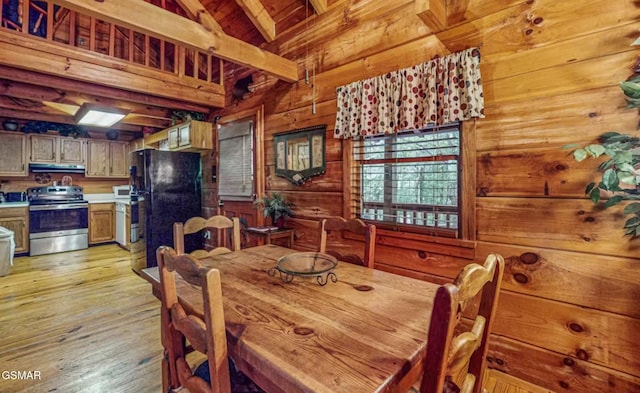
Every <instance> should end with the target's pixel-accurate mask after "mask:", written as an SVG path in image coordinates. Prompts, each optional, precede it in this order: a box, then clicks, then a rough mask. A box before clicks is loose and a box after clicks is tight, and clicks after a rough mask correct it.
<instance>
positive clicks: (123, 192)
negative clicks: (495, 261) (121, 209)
mask: <svg viewBox="0 0 640 393" xmlns="http://www.w3.org/2000/svg"><path fill="white" fill-rule="evenodd" d="M113 197H114V198H116V199H129V198H130V196H129V185H128V184H127V185H124V186H113Z"/></svg>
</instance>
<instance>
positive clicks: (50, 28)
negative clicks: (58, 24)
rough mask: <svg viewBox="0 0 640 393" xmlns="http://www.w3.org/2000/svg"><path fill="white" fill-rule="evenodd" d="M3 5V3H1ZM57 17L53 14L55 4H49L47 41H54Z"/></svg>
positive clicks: (0, 11)
mask: <svg viewBox="0 0 640 393" xmlns="http://www.w3.org/2000/svg"><path fill="white" fill-rule="evenodd" d="M0 3H2V1H0ZM0 15H2V10H1V8H0ZM54 17H55V15H54V12H53V3H52V2H48V3H47V40H49V41H53V19H54Z"/></svg>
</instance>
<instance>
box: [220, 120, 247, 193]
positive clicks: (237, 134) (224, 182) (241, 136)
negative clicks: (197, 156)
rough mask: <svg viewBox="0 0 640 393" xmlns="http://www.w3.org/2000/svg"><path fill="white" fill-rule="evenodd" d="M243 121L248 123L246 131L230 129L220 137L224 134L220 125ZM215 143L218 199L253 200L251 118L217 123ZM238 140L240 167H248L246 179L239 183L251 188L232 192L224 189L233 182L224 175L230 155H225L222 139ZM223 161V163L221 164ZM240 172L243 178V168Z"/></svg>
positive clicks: (235, 124) (242, 122) (241, 122)
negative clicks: (222, 135) (240, 145)
mask: <svg viewBox="0 0 640 393" xmlns="http://www.w3.org/2000/svg"><path fill="white" fill-rule="evenodd" d="M244 123H248V124H249V129H248V131H244V130H243V131H235V130H234V131H231V132H229V134H230V135H225V136H224V137H223V138H220V136H221V134H224V132H221V127H224V126H229V125H231V124H234V126H237V124H244ZM216 134H217V135H216V138H217V141H216V144H217V149H218V175H217V176H218V179H217V183H218V190H217V194H218V200H226V201H253V199H254V196H255V194H256V190H255V188H256V185H255V176H256V173H255V162H254V160H255V158H254V155H255V148H256V146H255V122H254V120H252V119H249V120H246V121H238V122H236V123H227V124H222V125H218V132H217V133H216ZM233 139H236V140H239V141H240V142H241V143H242V147H243V148H242V154H240V156H241V164H242V168H241V169H248V170H249V173H248V174H247V175H248V179H247V180H248V181H243V182H242V183H241V184H242V185H250V188H251V190H249V191H245V192H242V193H233V192H229V191H230V190H228V189H226V188H227V187H231V186H232V185H233V183H234V182H232V181H230V180H228V179H227V176H226V171H225V168H226V165H228V164H229V162H230V160H231V158H232V157H226V156H225V152H226V150H227V149H223V148H222V146H223V142H224V141H230V140H233ZM223 162H224V164H223ZM232 172H238V171H232ZM240 172H243V174H242V177H243V178H244V170H241V171H240ZM237 184H240V183H237Z"/></svg>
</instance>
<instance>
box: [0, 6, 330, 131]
mask: <svg viewBox="0 0 640 393" xmlns="http://www.w3.org/2000/svg"><path fill="white" fill-rule="evenodd" d="M0 1H3V2H4V4H5V8H6V4H8V3H9V1H10V0H0ZM125 1H126V2H129V1H130V2H136V1H139V0H119V1H117V2H112V3H111V4H117V5H116V6H115V7H118V6H119V7H121V8H122V4H123V3H124V2H125ZM338 1H339V0H146V2H147V3H151V4H153V5H154V6H157V7H160V8H164V9H165V10H168V11H170V12H172V13H173V14H175V16H174V17H172V18H189V19H191V20H193V21H198V22H199V23H201V24H202V25H203V26H205V27H207V28H208V29H213V31H214V32H215V31H216V30H215V29H220V30H221V36H222V37H223V38H225V37H226V38H225V39H224V40H222V43H221V44H220V45H221V46H222V45H226V49H225V48H222V49H221V50H222V52H224V51H227V52H224V53H222V54H221V56H220V57H221V58H223V59H225V58H226V59H231V60H232V61H231V60H225V61H224V63H223V64H224V66H223V67H224V73H225V75H227V77H226V78H225V81H224V84H225V86H224V88H225V96H226V99H225V102H226V103H230V102H231V90H232V85H233V80H229V78H235V79H238V78H240V77H242V76H245V75H246V74H247V73H250V72H252V70H250V68H249V67H251V68H254V67H255V68H258V69H260V64H258V65H257V66H256V65H255V64H254V63H255V62H254V61H253V60H252V59H251V58H248V59H247V60H246V61H245V62H244V63H243V59H242V56H243V54H244V53H251V52H252V51H253V52H255V53H258V55H260V56H258V57H263V56H262V55H261V54H266V55H271V54H272V53H273V51H274V49H273V48H277V40H278V36H279V35H281V34H282V33H284V32H286V31H287V30H289V29H292V28H293V27H295V26H297V25H299V24H300V23H305V18H307V17H311V16H312V15H314V14H317V13H323V12H325V11H326V9H327V8H328V7H330V6H331V5H332V4H334V3H336V2H338ZM53 3H55V4H58V5H62V6H63V7H68V8H70V9H74V7H76V10H78V11H80V9H82V10H83V11H86V9H85V8H84V7H91V4H92V3H93V2H92V1H88V0H64V1H63V0H53ZM107 3H108V2H106V1H105V2H103V3H101V4H107ZM138 4H139V3H138ZM99 5H100V4H99ZM77 7H80V8H77ZM112 7H114V6H112ZM125 8H127V10H128V9H130V7H125ZM107 9H108V8H107ZM199 9H205V10H206V11H207V12H208V14H200V15H197V12H198V10H199ZM100 12H103V13H104V12H105V11H97V14H96V15H99V13H100ZM111 12H112V13H110V15H115V16H114V18H113V21H118V22H119V21H122V20H125V19H127V18H128V17H129V15H126V13H122V14H119V13H118V12H113V11H111ZM89 14H90V15H91V13H89ZM103 17H104V19H105V20H107V21H108V17H109V16H108V15H106V14H103ZM143 19H144V18H137V19H136V16H135V15H134V16H133V17H132V18H131V20H126V21H125V22H123V23H125V24H124V25H125V26H127V25H126V23H130V25H129V26H131V25H135V26H136V27H138V28H140V27H142V28H143V30H144V29H145V28H146V27H145V26H141V24H144V22H145V21H144V20H143ZM183 20H185V19H175V22H176V23H182V21H183ZM154 22H155V21H154ZM187 23H188V22H187ZM149 26H150V28H151V25H149ZM144 31H148V30H144ZM206 39H207V38H206V37H205V40H206ZM234 40H240V41H242V42H243V43H246V44H248V45H247V46H245V47H241V48H240V49H238V50H237V52H238V53H233V52H231V53H229V51H233V50H235V48H232V49H229V48H230V47H238V46H240V45H239V44H241V43H239V42H237V41H234ZM209 45H210V46H212V47H215V45H214V44H209ZM275 50H277V49H275ZM214 53H215V52H214ZM274 55H278V54H277V53H275V54H274ZM225 56H226V57H225ZM279 58H280V57H279V56H277V57H274V59H275V60H276V61H275V62H276V63H277V61H278V59H279ZM290 60H295V59H283V62H286V61H290ZM267 63H269V64H272V63H274V61H273V59H267ZM291 64H294V63H291ZM285 65H287V64H285ZM294 65H295V64H294ZM266 68H268V65H265V69H266ZM282 69H284V70H287V67H283V68H282ZM288 69H289V70H291V69H292V68H291V67H290V66H289V68H288ZM294 70H295V69H294ZM279 71H280V70H279V69H277V70H276V71H273V70H269V69H266V71H265V72H267V73H272V74H275V75H276V76H279V77H280V78H281V79H284V80H287V79H288V81H289V82H292V81H293V80H296V79H297V74H296V73H295V72H294V73H292V72H290V71H287V72H284V71H283V74H282V75H285V74H286V75H285V76H282V75H278V72H279ZM289 75H294V77H293V78H291V77H290V76H289ZM84 102H93V103H100V104H106V105H112V106H117V107H121V108H126V109H128V110H131V113H130V115H129V116H128V117H127V118H126V119H125V120H124V121H123V122H121V123H120V124H119V125H117V126H115V127H114V128H116V129H119V130H120V131H121V133H122V134H123V135H125V139H132V138H134V137H137V136H139V135H140V133H141V132H142V130H143V127H152V128H155V129H159V128H166V127H167V126H169V125H170V123H171V113H172V111H174V110H187V111H194V112H207V113H208V112H209V111H210V110H212V109H213V107H209V106H207V105H203V104H197V103H193V102H184V101H183V100H181V99H180V98H179V97H167V96H165V97H158V96H154V95H148V94H144V93H141V92H139V91H138V92H135V91H131V90H128V89H127V87H126V86H122V88H115V87H113V86H104V85H102V84H100V83H99V82H98V83H96V82H93V83H92V82H89V81H78V80H71V79H67V78H64V77H56V76H51V75H45V74H43V73H38V72H34V71H33V70H29V69H28V67H26V64H25V67H24V68H22V67H21V66H20V64H18V65H16V64H15V63H14V64H11V65H7V64H3V61H2V59H0V124H1V122H3V121H4V120H6V119H12V120H17V121H18V122H19V123H25V122H28V121H48V122H55V123H66V124H74V121H73V116H72V115H73V113H74V112H75V110H76V108H77V107H78V106H79V105H81V104H82V103H84ZM218 107H219V106H218ZM127 137H128V138H127Z"/></svg>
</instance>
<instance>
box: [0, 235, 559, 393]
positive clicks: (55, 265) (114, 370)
mask: <svg viewBox="0 0 640 393" xmlns="http://www.w3.org/2000/svg"><path fill="white" fill-rule="evenodd" d="M159 326H160V314H159V301H158V300H157V299H156V298H155V297H154V296H153V295H151V288H150V285H149V284H148V283H147V282H146V281H144V280H143V279H141V278H139V277H138V276H136V275H135V274H134V273H133V272H132V271H131V268H130V265H129V253H128V252H127V251H123V250H121V249H120V248H119V247H117V246H116V245H105V246H98V247H92V248H89V249H88V250H81V251H74V252H67V253H61V254H52V255H42V256H37V257H21V258H16V259H15V260H14V266H13V267H12V268H11V271H10V274H9V275H8V276H5V277H0V392H3V393H4V392H6V393H18V392H20V393H22V392H35V393H41V392H42V393H44V392H65V393H73V392H83V393H84V392H90V393H93V392H96V393H101V392H109V393H120V392H122V393H130V392H131V393H144V392H154V393H158V392H160V391H161V377H160V359H161V355H162V346H161V344H160V329H159ZM6 371H22V372H24V371H32V372H34V373H32V374H31V376H32V377H34V376H35V372H36V371H37V372H38V373H39V375H40V378H39V379H27V380H24V379H23V380H19V379H7V378H6V377H7V374H6V373H3V372H6ZM9 376H10V375H9ZM485 387H486V388H487V393H544V392H548V391H547V390H544V389H541V388H538V387H536V386H533V385H529V384H527V383H524V382H522V381H519V380H517V379H515V378H512V377H509V376H507V375H504V374H501V373H498V372H494V371H491V372H490V373H489V374H488V376H487V377H486V378H485ZM354 393H358V392H354Z"/></svg>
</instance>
